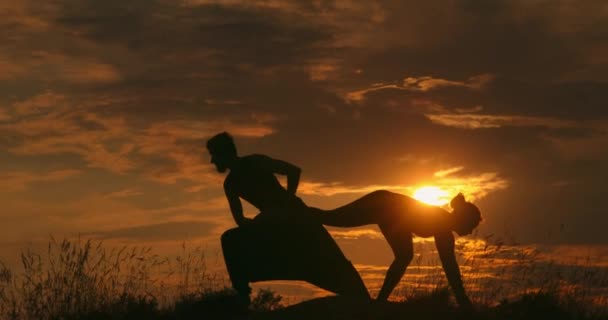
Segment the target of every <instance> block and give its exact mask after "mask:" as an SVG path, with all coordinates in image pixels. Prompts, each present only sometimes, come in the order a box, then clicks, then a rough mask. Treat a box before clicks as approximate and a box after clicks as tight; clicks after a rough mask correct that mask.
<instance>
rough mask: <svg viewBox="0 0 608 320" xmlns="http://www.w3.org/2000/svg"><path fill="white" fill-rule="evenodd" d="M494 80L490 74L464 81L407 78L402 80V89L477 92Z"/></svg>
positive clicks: (428, 77)
mask: <svg viewBox="0 0 608 320" xmlns="http://www.w3.org/2000/svg"><path fill="white" fill-rule="evenodd" d="M492 79H494V76H493V75H492V74H488V73H486V74H480V75H475V76H472V77H470V78H469V79H467V80H466V81H453V80H446V79H441V78H433V77H430V76H425V77H418V78H415V77H407V78H405V80H403V88H404V89H409V90H419V91H429V90H432V89H437V88H442V87H462V88H469V89H475V90H479V89H481V88H483V87H484V86H485V85H487V84H488V83H489V82H490V81H492Z"/></svg>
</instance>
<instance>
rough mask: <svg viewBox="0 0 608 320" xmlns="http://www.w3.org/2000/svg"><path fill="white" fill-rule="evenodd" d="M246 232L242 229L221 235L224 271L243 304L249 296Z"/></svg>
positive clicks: (231, 230)
mask: <svg viewBox="0 0 608 320" xmlns="http://www.w3.org/2000/svg"><path fill="white" fill-rule="evenodd" d="M246 235H247V231H246V230H244V229H243V228H234V229H230V230H228V231H226V232H224V234H222V237H221V241H222V252H223V254H224V261H225V262H226V269H227V270H228V275H229V276H230V281H231V282H232V287H233V288H234V289H235V290H236V291H237V292H238V294H239V296H240V297H242V298H243V299H245V298H246V300H245V302H247V301H248V299H249V295H250V294H251V288H250V287H249V279H248V276H247V259H246V253H247V248H246V247H245V246H246V245H247V243H248V241H247V239H246V238H247V237H246Z"/></svg>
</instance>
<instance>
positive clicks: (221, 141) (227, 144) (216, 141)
mask: <svg viewBox="0 0 608 320" xmlns="http://www.w3.org/2000/svg"><path fill="white" fill-rule="evenodd" d="M207 150H209V152H212V153H219V154H225V155H230V156H236V155H237V153H236V146H235V145H234V140H233V139H232V136H231V135H230V134H229V133H228V132H222V133H218V134H216V135H215V136H213V137H212V138H211V139H209V140H208V141H207Z"/></svg>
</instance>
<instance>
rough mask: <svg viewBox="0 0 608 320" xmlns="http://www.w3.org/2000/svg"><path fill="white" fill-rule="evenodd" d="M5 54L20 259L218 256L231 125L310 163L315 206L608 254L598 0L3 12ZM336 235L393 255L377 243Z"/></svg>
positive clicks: (73, 2) (349, 245) (3, 138)
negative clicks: (395, 202) (445, 210)
mask: <svg viewBox="0 0 608 320" xmlns="http://www.w3.org/2000/svg"><path fill="white" fill-rule="evenodd" d="M254 3H255V4H254ZM0 43H1V44H2V45H1V46H0V203H1V206H0V221H2V222H1V223H0V257H1V258H4V259H11V258H10V257H13V256H16V253H18V252H19V250H21V249H22V248H23V246H24V244H27V243H30V244H36V243H46V241H48V239H49V236H50V235H52V236H54V237H57V238H62V237H73V236H76V235H78V234H80V235H81V236H82V237H92V238H97V239H104V240H106V241H122V242H127V243H129V244H135V245H140V244H143V245H151V246H154V247H158V248H163V250H165V251H166V252H170V251H171V250H173V249H172V248H175V251H177V250H178V249H179V245H177V244H178V243H180V242H182V241H184V240H186V241H192V242H196V243H197V244H203V245H204V246H205V247H208V248H211V249H213V248H215V249H217V248H218V246H219V236H220V234H221V233H222V232H223V231H224V230H226V229H228V228H231V227H233V226H234V225H235V224H234V222H233V221H232V218H231V216H230V213H229V210H228V206H227V203H226V200H225V197H224V195H223V190H222V187H221V186H222V181H223V178H224V175H222V174H220V173H218V172H216V171H215V169H214V167H212V165H211V164H210V163H209V160H210V158H209V156H208V154H207V151H206V149H205V142H206V140H207V139H208V138H209V137H211V136H212V135H214V134H216V133H219V132H222V131H228V132H230V133H231V134H232V135H233V136H234V137H235V141H236V143H237V146H238V148H239V152H240V154H241V155H245V154H251V153H261V154H266V155H268V156H271V157H274V158H278V159H282V160H285V161H288V162H291V163H293V164H295V165H297V166H299V167H300V168H301V169H302V177H301V183H300V188H299V190H298V195H300V196H301V197H302V198H303V199H304V200H305V201H306V202H307V203H308V204H310V205H314V206H318V207H322V208H333V207H336V206H339V205H342V204H345V203H347V202H348V201H351V200H353V199H355V198H357V197H359V196H361V195H363V194H365V193H367V192H369V191H372V190H376V189H389V190H393V191H396V192H401V193H404V194H407V195H413V194H414V193H415V192H416V190H418V189H419V188H421V187H425V186H426V187H432V188H437V189H438V190H441V191H442V192H443V195H442V196H443V197H444V198H445V199H448V198H451V197H452V196H454V195H456V194H457V193H458V192H463V193H464V194H465V196H466V197H467V198H468V199H469V200H471V201H473V202H474V203H475V204H476V205H477V206H478V207H479V208H480V209H481V212H482V215H483V217H484V222H483V223H482V224H481V225H480V227H479V228H478V232H477V237H484V236H488V235H493V237H495V238H498V237H501V238H504V239H507V240H510V241H515V242H518V243H522V244H545V245H556V244H557V245H564V246H566V245H576V246H577V248H580V246H581V245H583V246H587V245H594V246H595V247H597V246H598V245H606V244H608V233H607V232H606V230H605V229H606V227H607V226H608V198H607V195H608V194H607V190H608V189H607V188H606V182H607V181H608V170H607V169H606V166H607V165H608V2H606V1H603V0H597V1H596V0H586V1H570V0H545V1H543V0H531V1H523V0H522V1H518V0H495V1H481V0H480V1H473V0H450V1H401V0H399V1H397V0H395V1H384V0H383V1H346V0H344V1H342V0H335V1H310V2H307V1H278V0H268V1H247V0H225V1H219V0H218V1H211V0H164V1H162V0H135V1H94V0H52V1H33V0H20V1H9V0H0ZM445 199H444V200H445ZM246 214H247V215H249V216H253V215H254V214H256V211H255V210H254V209H253V208H252V207H246ZM332 232H333V234H334V236H335V237H336V238H338V239H342V240H340V241H341V242H340V243H341V244H342V245H343V246H344V248H345V251H346V252H347V253H348V254H349V255H350V257H352V259H353V261H354V262H355V263H364V264H369V265H383V266H386V265H387V264H388V263H389V262H390V259H387V257H389V258H390V256H387V255H388V254H389V253H390V251H388V249H387V247H386V246H385V244H384V242H383V240H381V239H380V240H379V239H378V237H377V236H378V233H377V229H374V228H358V229H355V230H344V229H343V230H337V229H334V230H332ZM344 239H347V240H348V241H346V240H344ZM349 239H350V240H349ZM353 239H355V240H357V241H356V242H353ZM345 241H346V242H345ZM376 245H379V246H384V247H383V250H384V251H381V253H382V254H384V256H380V255H379V253H378V251H376V250H375V249H373V248H374V246H376ZM604 261H605V260H604Z"/></svg>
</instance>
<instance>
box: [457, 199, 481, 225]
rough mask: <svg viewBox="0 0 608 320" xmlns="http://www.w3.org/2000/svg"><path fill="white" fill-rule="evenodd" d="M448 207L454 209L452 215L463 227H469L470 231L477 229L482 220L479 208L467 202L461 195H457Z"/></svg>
mask: <svg viewBox="0 0 608 320" xmlns="http://www.w3.org/2000/svg"><path fill="white" fill-rule="evenodd" d="M450 206H451V207H452V208H454V214H455V215H456V217H457V218H458V221H459V222H460V223H462V225H463V226H467V227H469V228H470V229H471V231H473V229H475V228H477V226H478V225H479V223H480V222H481V220H482V217H481V211H479V208H477V206H476V205H474V204H472V203H470V202H467V201H466V200H465V199H464V195H463V194H462V193H459V194H458V195H457V196H455V197H454V199H452V201H450Z"/></svg>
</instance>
